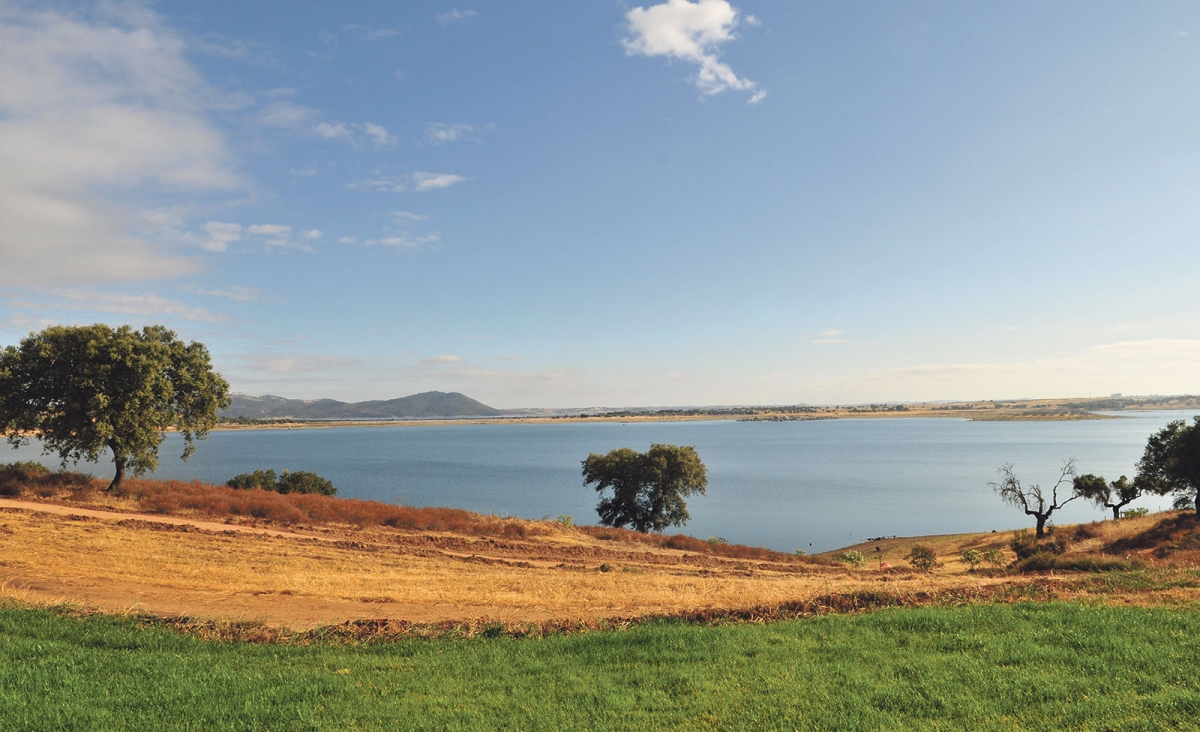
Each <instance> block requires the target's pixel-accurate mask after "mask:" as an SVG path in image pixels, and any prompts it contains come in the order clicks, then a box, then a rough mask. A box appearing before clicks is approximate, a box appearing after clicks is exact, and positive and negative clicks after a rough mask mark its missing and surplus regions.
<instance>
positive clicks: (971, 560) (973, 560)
mask: <svg viewBox="0 0 1200 732" xmlns="http://www.w3.org/2000/svg"><path fill="white" fill-rule="evenodd" d="M962 560H963V561H964V562H966V563H967V564H969V565H971V571H972V572H974V571H975V570H976V569H977V568H978V567H979V565H980V564H982V563H983V554H982V553H981V552H980V551H979V550H978V549H967V550H966V551H964V552H963V553H962Z"/></svg>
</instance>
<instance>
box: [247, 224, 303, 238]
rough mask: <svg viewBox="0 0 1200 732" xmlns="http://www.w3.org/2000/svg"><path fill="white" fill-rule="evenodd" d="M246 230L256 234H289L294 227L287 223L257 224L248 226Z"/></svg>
mask: <svg viewBox="0 0 1200 732" xmlns="http://www.w3.org/2000/svg"><path fill="white" fill-rule="evenodd" d="M246 231H247V232H248V233H250V234H254V235H256V236H280V235H283V236H287V235H288V234H291V233H292V227H290V226H288V225H287V224H255V225H254V226H247V227H246Z"/></svg>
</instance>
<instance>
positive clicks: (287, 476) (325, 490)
mask: <svg viewBox="0 0 1200 732" xmlns="http://www.w3.org/2000/svg"><path fill="white" fill-rule="evenodd" d="M225 485H227V486H229V487H230V488H237V489H239V490H263V491H274V492H276V493H315V494H317V495H322V496H332V495H336V494H337V488H335V487H334V486H333V483H331V482H329V481H328V480H326V479H325V478H322V477H321V476H319V475H317V474H316V473H310V472H308V471H307V470H297V471H296V472H294V473H289V472H288V471H286V470H285V471H283V475H282V476H279V478H278V479H277V478H276V477H275V471H274V470H271V469H267V470H255V471H254V472H253V473H242V474H241V475H235V476H234V477H232V478H230V479H229V482H227V483H226V484H225Z"/></svg>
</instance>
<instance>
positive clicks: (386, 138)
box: [362, 122, 396, 146]
mask: <svg viewBox="0 0 1200 732" xmlns="http://www.w3.org/2000/svg"><path fill="white" fill-rule="evenodd" d="M362 131H363V132H365V133H367V136H368V137H370V138H371V139H372V140H373V141H374V142H375V144H376V145H381V146H382V145H393V144H395V143H396V138H395V136H394V135H391V134H389V133H388V131H387V130H385V129H384V128H383V127H382V126H380V125H377V124H372V123H370V122H364V123H363V124H362Z"/></svg>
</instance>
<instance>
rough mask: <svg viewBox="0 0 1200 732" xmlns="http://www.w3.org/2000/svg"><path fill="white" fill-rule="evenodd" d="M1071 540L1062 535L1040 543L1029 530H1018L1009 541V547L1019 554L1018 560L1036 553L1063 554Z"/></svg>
mask: <svg viewBox="0 0 1200 732" xmlns="http://www.w3.org/2000/svg"><path fill="white" fill-rule="evenodd" d="M1069 543H1070V542H1069V541H1068V540H1067V537H1065V536H1060V537H1058V538H1057V539H1055V540H1054V541H1043V542H1042V543H1040V544H1039V543H1038V541H1037V539H1036V538H1034V537H1033V535H1031V534H1030V533H1029V532H1028V531H1018V532H1017V533H1016V535H1015V536H1014V537H1013V540H1012V541H1011V542H1010V543H1009V545H1008V546H1009V548H1010V549H1012V550H1013V553H1014V554H1016V555H1017V560H1018V561H1019V560H1021V559H1028V558H1029V557H1032V556H1033V555H1035V554H1056V555H1057V554H1063V553H1065V552H1066V551H1067V545H1068V544H1069Z"/></svg>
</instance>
